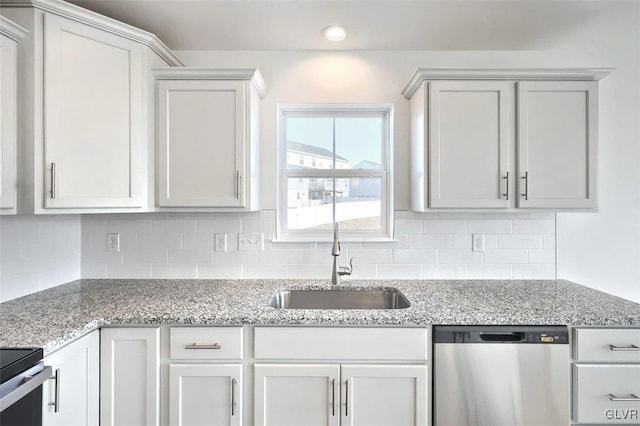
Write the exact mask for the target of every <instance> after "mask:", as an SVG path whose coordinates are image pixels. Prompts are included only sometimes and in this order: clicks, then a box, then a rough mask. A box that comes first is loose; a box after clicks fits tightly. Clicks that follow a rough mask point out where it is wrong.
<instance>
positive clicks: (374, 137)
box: [336, 117, 382, 170]
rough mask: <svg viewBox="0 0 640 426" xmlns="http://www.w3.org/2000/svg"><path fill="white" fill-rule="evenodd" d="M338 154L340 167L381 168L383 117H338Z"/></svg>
mask: <svg viewBox="0 0 640 426" xmlns="http://www.w3.org/2000/svg"><path fill="white" fill-rule="evenodd" d="M336 154H337V156H336V168H338V169H342V168H344V169H349V168H350V169H377V170H379V169H381V168H382V166H381V163H382V117H341V118H336ZM339 158H342V159H344V160H343V161H338V159H339Z"/></svg>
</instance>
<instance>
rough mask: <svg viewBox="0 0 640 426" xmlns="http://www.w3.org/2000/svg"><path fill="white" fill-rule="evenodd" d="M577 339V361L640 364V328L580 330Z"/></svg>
mask: <svg viewBox="0 0 640 426" xmlns="http://www.w3.org/2000/svg"><path fill="white" fill-rule="evenodd" d="M575 338H576V353H575V358H576V360H577V361H590V362H616V361H620V362H640V328H578V329H576V335H575ZM634 346H635V347H634Z"/></svg>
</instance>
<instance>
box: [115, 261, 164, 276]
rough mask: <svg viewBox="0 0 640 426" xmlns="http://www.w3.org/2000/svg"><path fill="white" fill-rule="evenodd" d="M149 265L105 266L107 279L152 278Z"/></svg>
mask: <svg viewBox="0 0 640 426" xmlns="http://www.w3.org/2000/svg"><path fill="white" fill-rule="evenodd" d="M152 276H153V275H152V267H151V263H128V264H126V265H125V264H121V265H107V278H152Z"/></svg>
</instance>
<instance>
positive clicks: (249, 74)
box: [153, 67, 268, 99]
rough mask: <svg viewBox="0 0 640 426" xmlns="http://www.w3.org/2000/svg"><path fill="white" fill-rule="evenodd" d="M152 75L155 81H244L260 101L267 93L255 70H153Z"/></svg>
mask: <svg viewBox="0 0 640 426" xmlns="http://www.w3.org/2000/svg"><path fill="white" fill-rule="evenodd" d="M153 75H154V76H155V77H156V79H157V80H244V81H250V82H251V84H252V85H253V87H255V89H256V90H257V91H258V94H259V95H260V98H261V99H264V97H265V96H267V93H268V88H267V84H266V83H265V81H264V79H263V78H262V74H260V70H258V69H257V68H196V67H181V68H154V69H153Z"/></svg>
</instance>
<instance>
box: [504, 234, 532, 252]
mask: <svg viewBox="0 0 640 426" xmlns="http://www.w3.org/2000/svg"><path fill="white" fill-rule="evenodd" d="M498 248H501V249H502V248H504V249H514V248H542V235H540V234H534V235H531V234H509V235H498Z"/></svg>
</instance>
